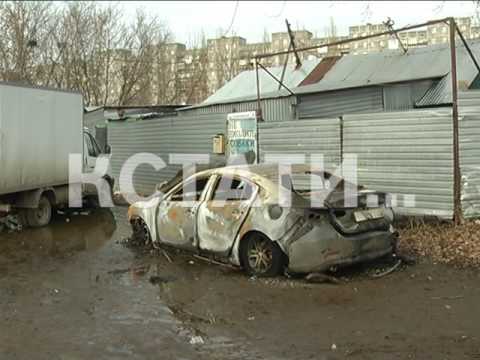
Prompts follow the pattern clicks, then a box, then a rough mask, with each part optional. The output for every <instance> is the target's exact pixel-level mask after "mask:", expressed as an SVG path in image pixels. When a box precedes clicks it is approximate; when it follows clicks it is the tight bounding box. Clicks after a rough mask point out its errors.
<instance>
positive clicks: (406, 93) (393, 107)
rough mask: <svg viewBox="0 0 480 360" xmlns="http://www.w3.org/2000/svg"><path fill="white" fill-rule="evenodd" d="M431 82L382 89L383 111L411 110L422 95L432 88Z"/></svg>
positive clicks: (418, 82)
mask: <svg viewBox="0 0 480 360" xmlns="http://www.w3.org/2000/svg"><path fill="white" fill-rule="evenodd" d="M432 84H433V81H431V80H426V81H417V82H412V83H409V84H396V85H389V86H384V87H383V104H384V108H385V111H401V110H411V109H413V108H414V105H415V103H416V102H417V101H419V100H420V99H421V98H422V97H423V95H424V94H425V93H426V92H427V91H428V90H429V89H430V88H431V87H432Z"/></svg>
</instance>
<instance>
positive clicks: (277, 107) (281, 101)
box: [179, 96, 296, 122]
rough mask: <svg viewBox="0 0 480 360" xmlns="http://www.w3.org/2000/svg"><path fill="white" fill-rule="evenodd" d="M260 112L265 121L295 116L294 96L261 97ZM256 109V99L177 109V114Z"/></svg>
mask: <svg viewBox="0 0 480 360" xmlns="http://www.w3.org/2000/svg"><path fill="white" fill-rule="evenodd" d="M261 103H262V112H263V118H264V120H265V121H267V122H270V121H288V120H293V119H295V118H296V113H295V111H296V110H295V104H296V98H295V97H294V96H289V97H283V98H274V99H263V100H262V101H261ZM256 109H257V101H244V102H239V103H229V104H216V105H212V106H205V107H200V108H192V109H187V110H181V111H179V116H185V115H187V116H191V115H195V114H216V113H227V114H228V113H233V112H244V111H254V110H256Z"/></svg>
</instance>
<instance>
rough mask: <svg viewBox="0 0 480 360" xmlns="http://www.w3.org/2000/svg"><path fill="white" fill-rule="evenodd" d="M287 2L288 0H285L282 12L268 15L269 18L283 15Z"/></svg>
mask: <svg viewBox="0 0 480 360" xmlns="http://www.w3.org/2000/svg"><path fill="white" fill-rule="evenodd" d="M286 4H287V0H284V1H283V4H282V8H281V9H280V12H279V13H278V14H277V15H273V16H272V15H267V16H268V17H269V18H272V19H276V18H279V17H280V16H282V14H283V10H285V5H286Z"/></svg>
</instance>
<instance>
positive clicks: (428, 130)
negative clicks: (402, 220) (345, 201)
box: [344, 109, 453, 217]
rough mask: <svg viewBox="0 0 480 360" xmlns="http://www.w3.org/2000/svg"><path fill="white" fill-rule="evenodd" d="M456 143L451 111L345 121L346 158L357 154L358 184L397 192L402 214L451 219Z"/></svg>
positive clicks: (355, 117) (358, 117) (356, 117)
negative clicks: (453, 137)
mask: <svg viewBox="0 0 480 360" xmlns="http://www.w3.org/2000/svg"><path fill="white" fill-rule="evenodd" d="M452 143H453V142H452V116H451V110H450V109H448V110H435V111H432V110H428V111H425V110H422V111H408V112H389V113H377V114H362V115H346V116H345V117H344V154H347V153H348V154H357V166H358V173H357V174H358V182H359V183H360V184H362V185H365V186H367V187H370V188H372V189H375V190H380V191H385V192H389V193H392V195H393V199H392V200H393V203H394V207H395V209H396V211H397V212H398V213H402V214H412V215H436V216H439V217H451V216H452V214H453V155H452V151H453V150H452ZM395 202H396V204H395Z"/></svg>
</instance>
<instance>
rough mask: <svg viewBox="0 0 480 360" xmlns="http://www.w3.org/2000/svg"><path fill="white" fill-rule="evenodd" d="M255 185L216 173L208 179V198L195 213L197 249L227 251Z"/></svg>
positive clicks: (235, 234)
mask: <svg viewBox="0 0 480 360" xmlns="http://www.w3.org/2000/svg"><path fill="white" fill-rule="evenodd" d="M257 191H258V186H257V185H256V184H254V183H253V182H251V181H249V180H247V179H244V178H240V177H234V176H225V175H224V176H217V177H216V178H215V179H214V180H212V186H211V189H210V191H209V194H208V199H207V200H206V201H204V202H202V203H201V204H200V205H199V208H198V214H197V224H198V225H197V236H198V244H199V247H200V249H202V250H206V251H208V252H212V253H217V254H224V255H225V254H227V253H228V252H229V251H230V249H231V248H232V246H233V243H234V241H235V237H236V236H237V234H238V232H239V230H240V228H241V226H242V224H243V222H244V221H245V219H246V217H247V215H248V211H249V210H250V206H251V204H252V202H253V200H254V199H255V196H256V194H257Z"/></svg>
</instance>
